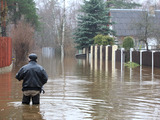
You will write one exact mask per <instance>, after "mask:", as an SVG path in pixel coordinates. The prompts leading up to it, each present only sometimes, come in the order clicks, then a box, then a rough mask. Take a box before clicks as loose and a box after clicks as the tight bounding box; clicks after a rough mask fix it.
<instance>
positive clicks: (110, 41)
mask: <svg viewBox="0 0 160 120" xmlns="http://www.w3.org/2000/svg"><path fill="white" fill-rule="evenodd" d="M113 44H114V38H113V37H110V36H108V35H106V36H103V39H102V45H113Z"/></svg>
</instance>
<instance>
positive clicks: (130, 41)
mask: <svg viewBox="0 0 160 120" xmlns="http://www.w3.org/2000/svg"><path fill="white" fill-rule="evenodd" d="M122 47H123V48H125V49H126V50H129V49H130V48H133V47H134V42H133V38H132V37H125V38H124V41H123V45H122Z"/></svg>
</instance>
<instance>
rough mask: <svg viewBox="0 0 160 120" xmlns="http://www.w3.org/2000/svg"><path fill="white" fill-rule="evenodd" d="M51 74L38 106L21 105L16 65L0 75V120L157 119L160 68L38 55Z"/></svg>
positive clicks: (159, 107)
mask: <svg viewBox="0 0 160 120" xmlns="http://www.w3.org/2000/svg"><path fill="white" fill-rule="evenodd" d="M38 60H39V61H38V63H39V64H41V65H42V66H43V67H44V68H45V69H46V71H47V73H48V75H49V80H48V83H47V84H46V85H45V86H44V89H45V92H46V93H45V94H42V95H41V104H40V105H39V106H33V105H22V104H21V99H22V92H21V88H22V87H21V82H19V81H17V80H16V79H15V74H16V72H17V71H18V69H19V68H20V67H21V65H19V66H15V65H14V67H13V70H12V71H11V72H8V73H1V74H0V120H159V119H160V68H155V69H154V70H152V69H151V68H150V67H137V68H134V69H130V68H126V67H125V68H123V69H121V65H120V64H119V63H116V65H113V64H112V63H111V62H108V65H105V64H104V63H103V65H102V66H99V64H98V65H97V67H96V69H95V66H96V65H93V66H92V65H91V63H88V62H87V61H85V60H76V59H75V58H74V57H70V58H65V59H64V62H61V60H60V59H59V57H57V56H55V55H50V54H47V55H44V53H43V54H42V55H39V59H38Z"/></svg>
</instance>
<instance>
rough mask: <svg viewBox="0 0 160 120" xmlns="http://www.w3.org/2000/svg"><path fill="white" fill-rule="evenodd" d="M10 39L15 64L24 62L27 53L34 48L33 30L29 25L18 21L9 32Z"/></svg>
mask: <svg viewBox="0 0 160 120" xmlns="http://www.w3.org/2000/svg"><path fill="white" fill-rule="evenodd" d="M11 37H12V41H13V50H14V52H15V56H16V62H20V61H24V60H26V58H27V56H28V54H29V52H31V50H33V48H34V47H33V46H34V29H33V28H32V27H31V25H30V24H28V23H25V22H23V21H19V22H18V24H17V26H16V27H13V29H12V30H11Z"/></svg>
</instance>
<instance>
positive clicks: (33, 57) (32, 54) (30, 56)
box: [28, 53, 38, 61]
mask: <svg viewBox="0 0 160 120" xmlns="http://www.w3.org/2000/svg"><path fill="white" fill-rule="evenodd" d="M28 57H29V58H30V59H31V60H33V61H36V59H37V58H38V57H37V55H36V54H35V53H31V54H30V55H29V56H28Z"/></svg>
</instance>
